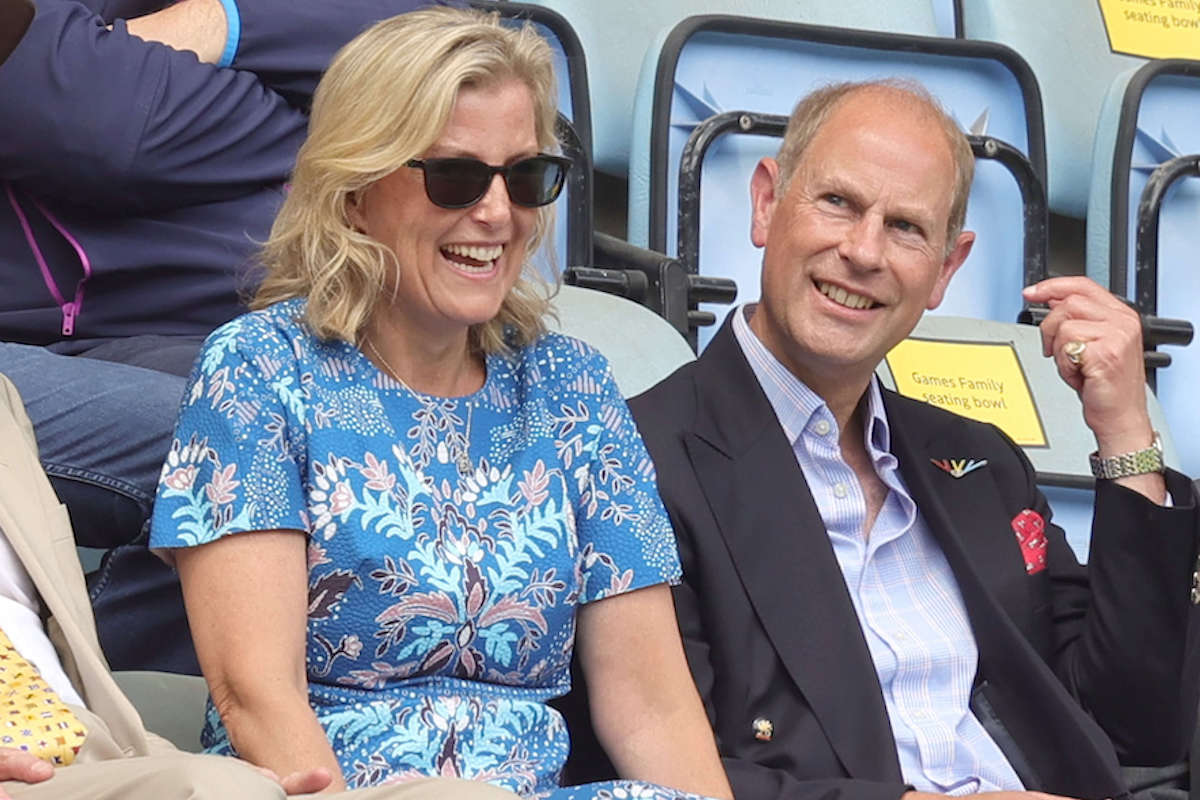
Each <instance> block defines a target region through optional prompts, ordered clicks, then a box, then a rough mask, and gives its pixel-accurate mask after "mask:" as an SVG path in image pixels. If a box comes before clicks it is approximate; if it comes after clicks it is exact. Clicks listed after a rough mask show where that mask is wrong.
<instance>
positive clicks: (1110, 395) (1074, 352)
mask: <svg viewBox="0 0 1200 800" xmlns="http://www.w3.org/2000/svg"><path fill="white" fill-rule="evenodd" d="M1022 294H1023V295H1024V297H1025V299H1026V300H1028V301H1030V302H1032V303H1045V304H1047V305H1048V306H1050V313H1049V314H1047V315H1046V319H1044V320H1043V321H1042V325H1041V331H1042V352H1043V354H1045V355H1047V356H1051V357H1053V358H1054V363H1055V364H1056V365H1057V367H1058V374H1059V375H1061V376H1062V379H1063V380H1064V381H1066V382H1067V385H1069V386H1070V387H1071V388H1072V389H1074V390H1075V392H1076V393H1077V394H1078V395H1079V400H1080V402H1082V403H1083V420H1084V422H1086V423H1087V426H1088V427H1089V428H1091V429H1092V433H1093V434H1095V436H1096V449H1097V451H1098V452H1099V454H1100V457H1101V458H1108V457H1110V456H1117V455H1121V454H1124V453H1133V452H1136V451H1138V450H1143V449H1145V448H1147V447H1149V446H1150V445H1151V444H1152V443H1153V441H1154V428H1153V426H1152V425H1151V424H1150V412H1149V411H1148V410H1147V409H1146V368H1145V362H1144V360H1143V359H1144V355H1143V352H1142V349H1143V348H1142V321H1141V318H1140V317H1139V316H1138V314H1137V312H1136V311H1134V310H1133V309H1132V308H1130V307H1129V306H1127V305H1125V303H1123V302H1121V300H1120V299H1118V298H1117V297H1116V296H1115V295H1114V294H1113V293H1112V292H1109V291H1107V290H1105V289H1103V288H1101V287H1100V286H1099V285H1098V284H1097V283H1096V282H1095V281H1093V280H1091V279H1089V278H1084V277H1065V278H1050V279H1049V280H1044V281H1041V282H1039V283H1036V284H1034V285H1033V286H1027V287H1025V290H1024V292H1023V293H1022ZM1116 482H1117V483H1119V484H1121V485H1122V486H1124V487H1126V488H1128V489H1133V490H1134V491H1136V492H1140V493H1141V494H1143V495H1145V496H1146V497H1147V498H1148V499H1150V500H1151V501H1153V502H1155V503H1159V504H1161V503H1163V502H1164V501H1165V500H1166V497H1167V485H1166V482H1165V480H1164V479H1163V476H1162V475H1161V474H1160V473H1157V472H1150V473H1146V474H1142V475H1130V476H1126V477H1123V478H1117V479H1116Z"/></svg>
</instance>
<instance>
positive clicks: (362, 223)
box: [346, 189, 367, 233]
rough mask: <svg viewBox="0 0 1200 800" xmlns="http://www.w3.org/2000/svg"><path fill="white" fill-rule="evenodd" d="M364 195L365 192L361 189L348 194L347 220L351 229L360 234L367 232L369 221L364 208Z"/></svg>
mask: <svg viewBox="0 0 1200 800" xmlns="http://www.w3.org/2000/svg"><path fill="white" fill-rule="evenodd" d="M364 195H365V192H363V191H362V190H361V189H360V190H358V191H355V192H349V193H347V194H346V219H347V220H348V221H349V223H350V228H351V229H352V230H354V231H356V232H358V233H366V232H367V219H366V214H365V213H364V209H363V207H362V206H363V203H362V201H363V197H364Z"/></svg>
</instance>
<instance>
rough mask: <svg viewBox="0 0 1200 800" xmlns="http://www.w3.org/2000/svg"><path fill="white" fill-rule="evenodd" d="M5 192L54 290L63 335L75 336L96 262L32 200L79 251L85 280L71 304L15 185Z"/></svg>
mask: <svg viewBox="0 0 1200 800" xmlns="http://www.w3.org/2000/svg"><path fill="white" fill-rule="evenodd" d="M4 191H5V192H6V193H7V194H8V202H9V204H10V205H11V206H12V208H13V211H14V212H16V215H17V220H18V221H19V222H20V223H21V230H23V231H24V232H25V241H26V242H28V243H29V249H30V250H31V251H33V258H34V260H35V261H37V265H38V269H40V270H41V271H42V281H43V282H44V283H45V284H46V288H47V289H49V290H50V294H51V295H53V297H54V300H55V302H57V303H58V306H59V308H61V309H62V318H63V321H62V335H63V336H72V335H73V334H74V333H75V318H76V317H77V316H79V312H80V311H81V310H82V309H83V285H84V284H85V283H87V279H88V278H90V277H92V262H91V260H90V259H89V258H88V255H87V253H86V252H85V251H84V249H83V246H82V245H81V244H79V242H78V240H76V238H75V237H74V236H72V235H71V232H70V231H68V230H67V228H66V226H65V225H63V224H62V223H61V222H59V221H58V219H57V218H56V217H55V216H54V215H53V214H51V213H50V212H49V211H47V210H46V207H45V206H43V205H42V204H41V203H39V202H38V201H37V200H33V199H32V198H31V202H32V203H33V207H34V208H36V209H37V210H38V211H40V212H42V216H43V217H45V218H46V221H47V222H49V223H50V224H51V225H53V226H54V229H55V230H57V231H58V232H59V233H60V234H61V235H62V237H63V238H64V239H66V240H67V244H69V245H71V247H72V248H73V249H74V250H75V254H76V255H78V256H79V263H80V264H81V265H82V266H83V277H82V278H80V279H79V283H77V284H75V297H74V298H73V299H72V300H71V302H69V303H68V302H67V301H66V299H65V298H64V297H63V295H62V292H60V291H59V290H58V284H57V283H56V282H55V280H54V275H52V274H51V273H50V266H49V265H48V264H47V263H46V258H45V256H43V255H42V248H40V247H38V243H37V238H36V237H35V236H34V235H33V228H32V226H30V224H29V219H28V218H27V217H26V216H25V211H24V210H23V209H22V208H21V204H20V203H18V202H17V197H16V195H15V194H13V188H12V183H10V182H8V181H6V182H5V183H4Z"/></svg>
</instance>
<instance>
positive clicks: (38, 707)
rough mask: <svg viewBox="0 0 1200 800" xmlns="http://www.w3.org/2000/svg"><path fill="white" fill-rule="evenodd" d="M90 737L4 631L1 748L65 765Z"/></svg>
mask: <svg viewBox="0 0 1200 800" xmlns="http://www.w3.org/2000/svg"><path fill="white" fill-rule="evenodd" d="M86 737H87V728H85V727H84V726H83V723H82V722H80V721H79V718H78V717H76V716H75V714H73V713H72V712H71V709H70V708H68V707H67V704H66V703H64V702H63V701H62V698H61V697H59V696H58V693H57V692H55V691H54V690H53V689H51V688H50V684H48V683H47V682H46V680H45V679H44V678H43V677H42V676H41V673H39V672H38V671H37V667H35V666H33V664H30V663H29V662H28V661H26V660H25V659H24V658H23V657H22V656H21V654H20V653H19V652H17V648H15V647H13V643H12V642H11V641H10V640H9V638H8V636H6V635H5V634H4V631H2V630H0V747H12V748H17V749H19V750H25V751H28V752H30V753H33V754H34V755H35V756H37V757H38V758H41V759H44V760H46V761H49V762H50V763H51V764H55V765H57V766H60V767H65V766H66V765H67V764H70V763H71V762H72V761H74V760H75V755H76V754H77V753H78V752H79V748H81V747H83V740H84V739H85V738H86Z"/></svg>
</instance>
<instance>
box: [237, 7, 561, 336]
mask: <svg viewBox="0 0 1200 800" xmlns="http://www.w3.org/2000/svg"><path fill="white" fill-rule="evenodd" d="M510 79H516V80H519V81H521V82H522V83H524V84H525V85H526V86H527V87H529V92H530V95H531V96H532V98H533V109H534V130H535V133H536V136H537V142H538V146H539V148H541V149H542V150H543V151H553V150H555V149H556V146H557V141H556V138H555V132H554V128H555V121H556V117H557V110H556V108H555V101H554V98H555V85H554V67H553V62H552V56H551V51H550V47H549V45H547V44H546V42H545V40H543V39H542V38H541V37H540V36H539V35H538V34H537V32H536V31H535V30H534V29H533V26H532V25H530V24H528V23H526V24H524V25H522V26H520V27H517V28H510V27H505V26H504V25H503V24H502V23H501V22H500V18H499V15H497V14H496V13H494V12H493V13H484V12H480V11H470V10H463V9H453V8H430V9H424V10H421V11H414V12H410V13H407V14H401V15H399V16H396V17H392V18H391V19H386V20H384V21H382V22H379V23H377V24H376V25H374V26H372V27H371V28H369V29H367V30H366V31H364V32H363V33H362V34H360V35H359V36H357V37H355V38H354V39H353V40H352V41H351V42H350V43H349V44H347V45H346V46H345V47H343V48H342V49H341V51H339V52H338V54H337V55H336V56H335V57H334V59H333V62H332V63H331V64H330V65H329V70H328V71H327V72H326V73H325V76H324V77H323V78H322V79H321V83H320V85H319V86H318V87H317V90H316V93H315V94H314V95H313V107H312V116H311V119H310V121H309V132H308V139H307V140H306V141H305V142H304V145H303V146H302V147H301V148H300V152H299V153H298V155H297V157H296V167H295V171H294V172H293V175H292V184H291V190H290V192H289V193H288V195H287V198H286V199H285V200H284V203H283V207H282V208H281V209H280V211H279V215H278V216H277V217H276V219H275V224H274V225H273V226H272V227H271V235H270V238H269V239H268V240H267V242H266V244H265V245H264V246H263V249H262V254H261V262H262V264H263V266H264V267H265V271H266V274H265V277H264V279H263V282H262V284H261V286H260V287H259V289H258V291H257V293H256V294H255V296H254V299H253V301H252V302H251V304H250V305H251V307H252V308H262V307H264V306H267V305H270V304H271V303H275V302H278V301H280V300H286V299H289V298H293V297H307V298H308V311H307V322H308V324H309V325H310V326H311V328H312V329H313V331H314V332H315V333H316V334H317V335H318V336H320V337H322V338H326V339H330V338H336V339H342V340H345V341H348V342H352V343H356V342H357V339H358V335H359V333H360V331H361V330H362V329H363V327H364V326H365V325H366V324H367V321H368V319H369V318H370V315H371V312H372V311H373V309H374V308H375V306H376V304H377V302H378V301H379V299H380V297H381V295H382V293H383V292H385V291H386V289H385V287H386V286H387V285H388V278H389V275H390V274H392V273H394V272H395V271H396V270H397V267H398V265H397V263H396V256H395V254H394V253H393V252H392V251H391V249H390V248H388V247H387V246H385V245H383V244H381V243H380V242H378V241H376V240H374V239H372V238H371V237H369V236H367V235H365V234H363V233H360V232H358V231H356V230H354V227H353V225H352V224H351V222H350V220H349V217H348V202H349V199H350V197H351V195H352V194H353V193H355V192H360V191H362V190H363V189H366V188H367V187H368V186H370V185H371V184H373V183H375V182H376V181H378V180H379V179H380V178H383V177H384V176H386V175H388V174H390V173H392V172H394V171H395V170H397V169H399V168H401V167H402V166H403V165H404V164H405V163H406V162H407V161H409V160H410V159H413V158H418V157H420V156H421V155H422V154H423V153H424V152H425V151H426V150H427V149H428V148H429V147H430V146H431V145H433V144H434V143H435V142H436V141H437V139H438V137H439V136H440V135H441V132H442V130H443V129H444V128H445V126H446V122H447V120H449V118H450V114H451V112H452V111H453V109H454V102H455V99H456V98H457V96H458V92H459V90H460V89H462V88H464V87H481V86H489V85H495V84H496V83H497V82H502V81H506V80H510ZM552 224H553V217H552V211H551V207H549V206H546V207H543V208H540V209H538V217H537V222H536V224H535V226H534V231H533V235H532V236H530V239H529V243H528V247H527V252H526V254H525V263H524V264H523V265H522V269H521V276H520V278H519V279H518V280H517V282H516V284H515V285H514V286H513V288H512V290H511V291H510V292H509V293H508V296H507V297H506V298H505V299H504V302H503V303H502V305H501V307H500V312H499V314H497V315H496V316H495V317H494V318H493V319H491V320H489V321H488V322H484V323H481V324H478V325H474V326H472V328H471V332H470V343H471V346H472V348H473V349H475V350H476V351H479V352H485V353H492V352H497V351H502V350H504V349H506V348H507V347H508V346H510V345H511V346H521V345H524V344H528V343H529V342H531V341H533V340H534V339H536V338H537V337H538V336H539V335H541V334H542V333H543V332H544V330H545V328H544V324H543V321H542V317H543V315H544V314H545V313H546V311H547V310H548V308H549V296H550V292H551V287H550V286H549V285H548V284H547V282H546V281H545V280H544V279H542V278H541V277H540V276H539V275H538V274H537V272H536V270H535V269H534V268H533V267H531V266H530V264H529V257H530V256H531V255H532V254H533V253H534V252H535V251H536V250H537V248H538V247H539V246H540V244H541V242H542V241H543V240H544V239H545V238H546V237H547V235H548V233H549V231H550V228H551V226H552Z"/></svg>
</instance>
